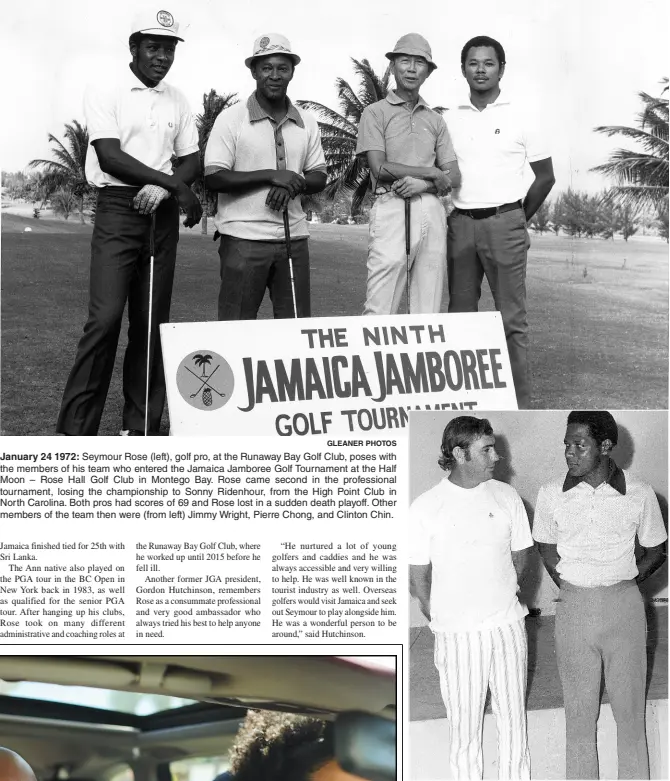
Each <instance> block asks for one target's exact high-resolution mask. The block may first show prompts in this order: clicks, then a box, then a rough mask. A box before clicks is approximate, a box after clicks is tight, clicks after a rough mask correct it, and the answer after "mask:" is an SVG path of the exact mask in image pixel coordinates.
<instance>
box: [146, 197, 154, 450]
mask: <svg viewBox="0 0 670 781" xmlns="http://www.w3.org/2000/svg"><path fill="white" fill-rule="evenodd" d="M155 232H156V212H154V213H153V214H152V215H151V226H150V228H149V328H148V330H149V333H148V335H147V381H146V386H145V391H144V436H145V437H147V436H149V373H150V372H149V369H150V365H151V318H152V315H153V301H154V234H155Z"/></svg>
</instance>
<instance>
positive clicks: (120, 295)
mask: <svg viewBox="0 0 670 781" xmlns="http://www.w3.org/2000/svg"><path fill="white" fill-rule="evenodd" d="M137 192H138V189H137V188H130V187H106V188H103V189H101V190H100V191H99V192H98V202H97V209H96V215H95V227H94V229H93V237H92V240H91V273H90V293H89V309H88V320H87V322H86V325H85V326H84V334H83V336H82V337H81V340H80V342H79V346H78V348H77V355H76V358H75V361H74V366H73V367H72V371H71V372H70V376H69V377H68V380H67V384H66V386H65V391H64V393H63V402H62V405H61V411H60V415H59V417H58V423H57V425H56V431H57V432H58V433H61V434H70V435H78V436H96V435H97V433H98V428H99V426H100V418H101V416H102V411H103V408H104V406H105V400H106V398H107V392H108V390H109V383H110V380H111V377H112V371H113V369H114V359H115V357H116V348H117V346H118V341H119V333H120V331H121V320H122V318H123V310H124V307H125V305H126V301H127V302H128V346H127V348H126V354H125V358H124V362H123V396H124V407H123V428H124V429H139V430H142V429H144V399H145V384H146V362H147V335H148V334H147V331H148V324H149V233H150V226H151V217H149V216H146V215H141V214H139V213H138V212H137V211H136V210H135V209H134V208H133V197H134V196H135V194H136V193H137ZM178 241H179V207H178V206H177V202H176V201H175V200H174V199H173V198H169V199H167V200H165V201H163V202H162V203H161V205H160V207H159V208H158V211H157V213H156V231H155V243H154V280H153V308H152V318H151V319H152V326H151V341H152V344H151V356H150V382H149V410H150V414H149V429H150V430H151V431H152V432H154V433H155V432H157V431H158V429H159V427H160V421H161V416H162V414H163V406H164V405H165V377H164V374H163V356H162V353H161V348H160V338H159V330H158V326H159V325H160V323H165V322H167V321H168V319H169V317H170V298H171V295H172V281H173V278H174V266H175V259H176V255H177V242H178Z"/></svg>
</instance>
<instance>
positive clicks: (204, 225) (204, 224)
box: [200, 209, 207, 236]
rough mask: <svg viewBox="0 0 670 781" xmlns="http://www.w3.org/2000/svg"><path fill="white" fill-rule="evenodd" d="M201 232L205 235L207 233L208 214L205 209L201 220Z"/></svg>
mask: <svg viewBox="0 0 670 781" xmlns="http://www.w3.org/2000/svg"><path fill="white" fill-rule="evenodd" d="M200 232H201V233H202V235H203V236H206V235H207V214H206V213H205V211H204V209H203V212H202V220H200Z"/></svg>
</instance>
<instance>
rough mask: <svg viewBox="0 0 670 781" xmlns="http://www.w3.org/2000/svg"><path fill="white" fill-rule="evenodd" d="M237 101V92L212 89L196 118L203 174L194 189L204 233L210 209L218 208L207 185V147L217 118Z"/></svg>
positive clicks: (204, 232)
mask: <svg viewBox="0 0 670 781" xmlns="http://www.w3.org/2000/svg"><path fill="white" fill-rule="evenodd" d="M235 103H238V100H237V92H231V93H229V94H224V95H219V94H218V93H217V91H216V90H214V89H211V90H210V91H209V93H207V94H205V95H203V96H202V114H198V115H197V116H196V118H195V124H196V127H197V128H198V146H199V147H200V171H201V176H200V179H198V180H197V181H196V182H194V183H193V189H194V191H195V193H196V195H197V196H198V198H200V203H201V204H202V223H201V226H202V232H203V234H206V233H207V214H208V212H209V211H210V209H211V210H212V211H213V210H214V209H215V208H216V197H215V196H214V194H213V193H209V192H208V191H207V188H206V187H205V147H206V146H207V142H208V141H209V134H210V133H211V132H212V128H213V127H214V122H215V120H216V118H217V117H218V116H219V114H220V113H221V112H222V111H223V110H224V109H226V108H229V107H230V106H233V105H235Z"/></svg>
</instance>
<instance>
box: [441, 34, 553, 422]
mask: <svg viewBox="0 0 670 781" xmlns="http://www.w3.org/2000/svg"><path fill="white" fill-rule="evenodd" d="M461 71H462V73H463V76H464V77H465V79H466V81H467V83H468V86H469V88H470V95H469V98H466V99H465V100H464V101H462V102H461V103H460V104H459V105H458V106H456V107H455V108H453V109H452V110H450V111H448V112H447V115H446V118H447V127H448V128H449V133H450V134H451V137H452V139H453V142H454V148H455V150H456V155H457V157H458V164H459V167H460V171H461V175H462V186H461V187H454V194H453V200H454V205H455V207H456V208H455V209H454V210H453V212H452V213H451V214H450V215H449V226H448V231H447V243H448V252H447V255H448V258H449V261H448V275H449V311H450V312H476V311H477V309H478V304H479V297H480V294H481V285H482V279H483V277H484V274H486V278H487V280H488V282H489V286H490V288H491V293H492V294H493V298H494V301H495V305H496V309H498V310H499V311H500V314H501V316H502V321H503V326H504V328H505V337H506V339H507V348H508V351H509V359H510V364H511V368H512V376H513V377H514V388H515V390H516V396H517V403H518V406H519V408H520V409H526V408H528V407H529V405H530V401H531V394H530V372H529V367H528V321H527V318H526V262H527V255H528V248H529V246H530V240H529V238H528V230H527V227H526V225H527V221H528V220H530V218H531V217H532V216H533V214H535V212H536V211H537V210H538V209H539V207H540V206H541V205H542V203H543V201H544V200H545V198H546V197H547V195H548V194H549V191H550V190H551V188H552V187H553V185H554V173H553V167H552V162H551V157H550V156H549V150H548V147H547V144H546V140H545V139H544V138H543V136H542V134H541V133H540V132H538V128H537V121H536V113H537V112H529V111H528V110H526V109H524V108H523V107H522V106H520V105H518V104H517V103H516V102H515V101H513V100H512V101H510V99H509V98H508V97H507V96H506V95H505V94H501V90H500V80H501V78H502V76H503V74H504V72H505V51H504V49H503V47H502V46H501V45H500V43H498V41H495V40H493V39H492V38H489V37H487V36H485V35H481V36H477V37H476V38H472V39H471V40H469V41H468V42H467V43H466V44H465V46H464V47H463V49H462V51H461ZM528 165H530V168H531V169H532V171H533V174H534V176H535V180H534V181H533V182H532V183H531V185H530V187H528V186H527V184H526V182H525V178H524V171H525V169H526V168H527V166H528Z"/></svg>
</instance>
